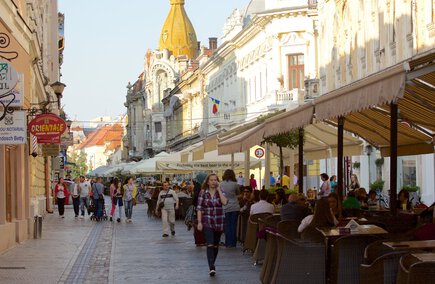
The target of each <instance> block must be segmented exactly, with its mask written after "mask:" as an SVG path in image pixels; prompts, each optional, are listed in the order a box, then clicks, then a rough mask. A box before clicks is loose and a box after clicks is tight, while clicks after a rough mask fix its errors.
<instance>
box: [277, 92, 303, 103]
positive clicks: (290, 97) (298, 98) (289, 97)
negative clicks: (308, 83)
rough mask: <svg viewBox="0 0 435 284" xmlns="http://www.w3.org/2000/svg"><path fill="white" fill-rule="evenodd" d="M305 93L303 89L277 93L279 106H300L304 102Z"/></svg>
mask: <svg viewBox="0 0 435 284" xmlns="http://www.w3.org/2000/svg"><path fill="white" fill-rule="evenodd" d="M304 95H305V91H304V90H302V89H292V90H280V91H276V93H275V100H276V104H277V105H287V104H292V103H294V104H298V103H302V102H303V100H304Z"/></svg>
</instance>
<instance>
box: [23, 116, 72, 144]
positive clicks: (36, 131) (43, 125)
mask: <svg viewBox="0 0 435 284" xmlns="http://www.w3.org/2000/svg"><path fill="white" fill-rule="evenodd" d="M66 127H67V126H66V123H65V121H64V120H63V119H62V118H60V117H59V116H57V115H55V114H54V113H44V114H40V115H37V116H36V117H35V118H34V119H32V121H31V122H30V123H29V131H30V133H32V134H33V135H35V136H36V138H37V139H38V143H40V144H47V143H48V144H60V136H61V135H62V134H63V133H64V132H65V130H66Z"/></svg>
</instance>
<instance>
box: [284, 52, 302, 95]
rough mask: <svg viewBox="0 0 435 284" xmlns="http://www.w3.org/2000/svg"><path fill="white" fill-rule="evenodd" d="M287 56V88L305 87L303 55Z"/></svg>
mask: <svg viewBox="0 0 435 284" xmlns="http://www.w3.org/2000/svg"><path fill="white" fill-rule="evenodd" d="M287 57H288V74H289V80H288V89H289V90H292V89H296V88H297V89H303V88H304V87H305V83H304V81H305V74H304V55H303V54H290V55H287Z"/></svg>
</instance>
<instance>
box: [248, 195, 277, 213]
mask: <svg viewBox="0 0 435 284" xmlns="http://www.w3.org/2000/svg"><path fill="white" fill-rule="evenodd" d="M268 196H269V191H267V190H265V189H262V190H260V201H258V202H257V203H254V204H252V206H251V210H250V214H251V215H254V214H258V213H271V214H273V213H274V211H275V207H274V206H273V204H270V203H269V202H267V201H266V200H267V197H268Z"/></svg>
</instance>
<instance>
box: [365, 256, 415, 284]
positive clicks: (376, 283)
mask: <svg viewBox="0 0 435 284" xmlns="http://www.w3.org/2000/svg"><path fill="white" fill-rule="evenodd" d="M407 253H408V252H406V251H393V252H388V253H385V254H383V255H380V256H379V257H378V258H376V259H375V260H374V261H373V262H372V263H371V264H361V267H360V276H361V278H360V283H361V284H395V283H396V280H397V273H398V269H399V260H400V257H402V256H403V255H405V254H407Z"/></svg>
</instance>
